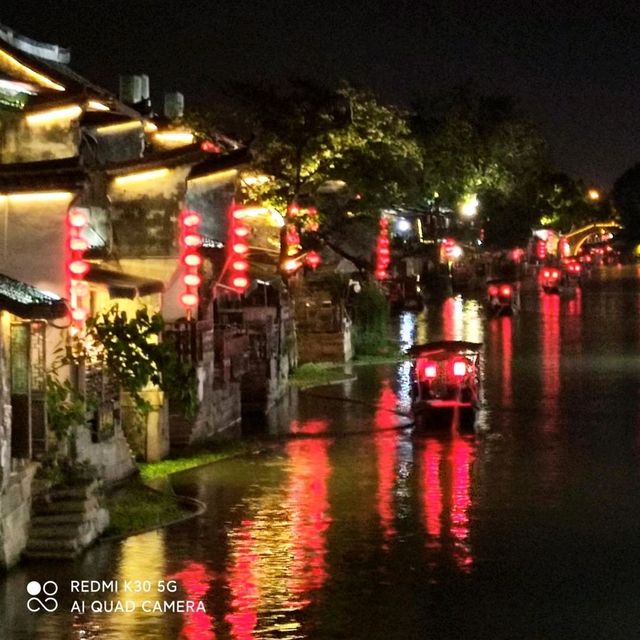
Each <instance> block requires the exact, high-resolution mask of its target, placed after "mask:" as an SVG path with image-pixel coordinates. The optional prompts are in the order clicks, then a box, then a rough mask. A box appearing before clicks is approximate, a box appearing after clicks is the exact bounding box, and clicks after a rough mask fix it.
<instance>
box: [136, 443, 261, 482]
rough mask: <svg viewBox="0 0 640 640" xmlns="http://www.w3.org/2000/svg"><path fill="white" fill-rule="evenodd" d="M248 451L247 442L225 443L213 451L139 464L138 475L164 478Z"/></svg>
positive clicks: (145, 477) (147, 479)
mask: <svg viewBox="0 0 640 640" xmlns="http://www.w3.org/2000/svg"><path fill="white" fill-rule="evenodd" d="M249 452H250V449H249V446H248V445H247V443H243V442H232V443H225V444H223V445H221V446H220V448H218V449H217V450H215V451H200V452H198V453H194V454H193V455H190V456H183V457H180V458H173V459H170V460H161V461H160V462H147V463H143V464H141V465H140V477H141V478H142V479H143V480H145V481H149V480H155V479H158V478H164V477H166V476H169V475H171V474H172V473H179V472H180V471H186V470H188V469H194V468H196V467H201V466H203V465H207V464H211V463H212V462H218V461H219V460H225V459H227V458H231V457H234V456H237V455H241V454H244V453H249Z"/></svg>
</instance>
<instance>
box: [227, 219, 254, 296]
mask: <svg viewBox="0 0 640 640" xmlns="http://www.w3.org/2000/svg"><path fill="white" fill-rule="evenodd" d="M243 217H244V214H243V213H242V209H232V211H231V216H230V219H229V242H228V247H229V248H230V252H229V255H228V256H227V260H228V262H227V264H228V265H229V272H230V273H229V280H228V282H229V284H230V286H231V287H232V288H233V289H235V290H236V292H237V293H244V292H245V291H246V289H247V288H248V286H249V284H250V280H249V278H248V277H247V272H248V270H249V261H248V260H247V255H248V253H249V245H248V243H247V238H248V237H249V235H250V234H251V227H249V226H248V225H246V224H244V223H243V222H241V220H242V218H243Z"/></svg>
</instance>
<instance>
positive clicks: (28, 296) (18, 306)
mask: <svg viewBox="0 0 640 640" xmlns="http://www.w3.org/2000/svg"><path fill="white" fill-rule="evenodd" d="M0 310H3V311H9V312H10V313H13V314H14V315H16V316H19V317H20V318H25V319H32V320H33V319H39V318H43V319H47V320H52V319H55V318H62V317H63V316H65V315H66V313H67V305H66V304H65V301H64V300H62V298H59V297H58V296H55V295H53V294H52V293H44V292H43V291H40V290H39V289H36V288H35V287H32V286H31V285H29V284H26V283H24V282H20V281H19V280H14V279H13V278H9V276H5V275H2V274H0Z"/></svg>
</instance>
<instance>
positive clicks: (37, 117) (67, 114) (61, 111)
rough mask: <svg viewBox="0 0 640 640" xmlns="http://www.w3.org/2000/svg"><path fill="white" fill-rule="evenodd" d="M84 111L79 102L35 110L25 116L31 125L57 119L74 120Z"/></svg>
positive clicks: (49, 122) (47, 122)
mask: <svg viewBox="0 0 640 640" xmlns="http://www.w3.org/2000/svg"><path fill="white" fill-rule="evenodd" d="M81 113H82V107H81V106H80V105H77V104H73V105H69V106H67V107H60V108H56V109H46V110H45V111H34V112H33V113H29V114H27V115H26V116H25V120H26V121H27V124H28V125H29V126H34V125H43V124H51V123H52V122H56V121H57V120H73V119H74V118H77V117H78V116H79V115H80V114H81Z"/></svg>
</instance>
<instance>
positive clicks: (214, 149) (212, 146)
mask: <svg viewBox="0 0 640 640" xmlns="http://www.w3.org/2000/svg"><path fill="white" fill-rule="evenodd" d="M200 148H201V149H202V150H203V151H204V152H205V153H221V152H222V150H221V149H220V147H219V146H218V145H217V144H216V143H215V142H211V140H205V141H204V142H201V143H200Z"/></svg>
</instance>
